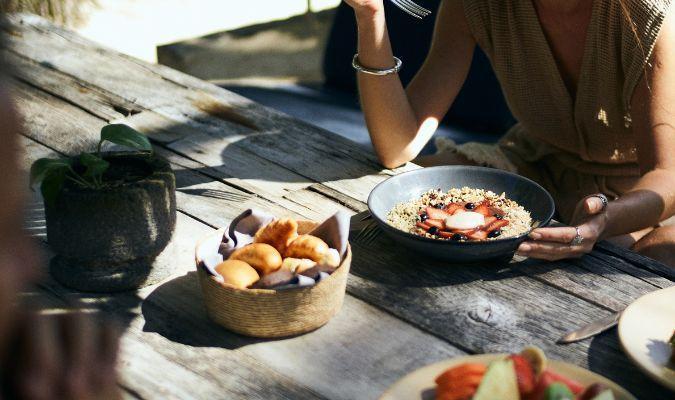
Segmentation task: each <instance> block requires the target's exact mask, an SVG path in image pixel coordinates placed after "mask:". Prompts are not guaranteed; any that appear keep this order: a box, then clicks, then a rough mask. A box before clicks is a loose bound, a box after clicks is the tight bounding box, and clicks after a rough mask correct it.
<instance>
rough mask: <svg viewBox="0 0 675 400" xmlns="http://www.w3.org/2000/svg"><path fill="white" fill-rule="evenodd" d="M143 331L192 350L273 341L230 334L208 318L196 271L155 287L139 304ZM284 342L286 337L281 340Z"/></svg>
mask: <svg viewBox="0 0 675 400" xmlns="http://www.w3.org/2000/svg"><path fill="white" fill-rule="evenodd" d="M141 312H142V313H143V317H144V318H145V325H144V326H143V331H144V332H155V333H158V334H160V335H162V336H163V337H165V338H166V339H168V340H171V341H172V342H177V343H181V344H184V345H187V346H193V347H222V348H225V349H230V350H234V349H237V348H240V347H244V346H248V345H252V344H256V343H261V342H268V341H272V340H276V339H259V338H251V337H246V336H242V335H238V334H236V333H232V332H230V331H228V330H226V329H225V328H223V327H221V326H220V325H217V324H216V323H214V322H213V321H211V320H210V319H209V317H208V316H207V314H206V309H205V308H204V300H203V296H202V292H201V289H200V287H199V282H198V279H197V274H196V272H190V273H188V274H187V275H184V276H181V277H178V278H175V279H173V280H171V281H168V282H166V283H164V284H163V285H160V286H159V287H157V288H156V289H155V290H154V291H153V292H152V293H151V294H150V295H148V297H147V298H146V299H145V301H144V302H143V304H142V307H141ZM282 339H287V338H282Z"/></svg>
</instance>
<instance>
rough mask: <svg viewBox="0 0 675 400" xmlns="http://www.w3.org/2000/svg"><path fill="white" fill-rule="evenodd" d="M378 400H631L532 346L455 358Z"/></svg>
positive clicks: (407, 379)
mask: <svg viewBox="0 0 675 400" xmlns="http://www.w3.org/2000/svg"><path fill="white" fill-rule="evenodd" d="M380 399H381V400H403V399H406V400H410V399H420V400H635V397H633V396H632V395H631V394H630V393H629V392H628V391H626V390H625V389H623V388H621V387H620V386H619V385H617V384H616V383H614V382H612V381H611V380H609V379H607V378H605V377H603V376H601V375H598V374H596V373H593V372H591V371H588V370H586V369H583V368H581V367H577V366H575V365H572V364H567V363H564V362H560V361H555V360H548V359H547V358H546V356H545V355H544V352H543V351H542V350H541V349H539V348H537V347H527V348H525V349H523V351H521V352H520V353H519V354H482V355H474V356H465V357H456V358H453V359H450V360H446V361H441V362H438V363H435V364H431V365H428V366H426V367H423V368H420V369H418V370H416V371H414V372H412V373H410V374H408V375H406V376H405V377H403V378H402V379H401V380H399V381H398V382H396V383H394V384H393V385H392V386H391V387H390V388H389V389H388V390H387V391H386V392H385V393H384V394H383V395H382V397H381V398H380Z"/></svg>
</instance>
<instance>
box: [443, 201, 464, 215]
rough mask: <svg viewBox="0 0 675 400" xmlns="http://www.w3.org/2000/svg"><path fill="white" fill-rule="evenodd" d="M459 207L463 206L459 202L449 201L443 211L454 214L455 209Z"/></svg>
mask: <svg viewBox="0 0 675 400" xmlns="http://www.w3.org/2000/svg"><path fill="white" fill-rule="evenodd" d="M461 208H464V206H463V205H461V204H457V203H450V204H448V205H446V206H445V208H444V210H445V212H447V213H448V214H454V213H455V211H457V210H459V209H461Z"/></svg>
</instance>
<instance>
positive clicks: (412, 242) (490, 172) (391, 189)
mask: <svg viewBox="0 0 675 400" xmlns="http://www.w3.org/2000/svg"><path fill="white" fill-rule="evenodd" d="M368 208H369V209H370V213H371V215H372V216H373V218H374V219H375V220H376V221H377V222H378V224H379V225H380V227H381V228H382V229H383V230H384V232H385V233H387V234H388V235H389V236H390V237H391V238H392V239H393V240H395V241H397V242H399V243H401V244H402V245H404V246H407V247H408V248H410V249H412V250H414V251H416V252H417V253H418V254H421V255H426V256H430V257H433V258H438V259H442V260H445V261H450V262H454V263H466V262H480V261H488V260H509V259H511V258H512V257H513V254H514V253H515V251H516V249H517V248H518V246H519V245H520V243H522V242H523V241H524V240H525V239H526V238H527V235H528V234H529V233H530V231H531V230H532V229H534V228H537V227H541V226H546V225H548V223H549V222H550V221H551V218H552V217H553V214H554V213H555V205H554V203H553V198H552V197H551V195H550V194H549V193H548V192H547V191H546V190H545V189H544V188H543V187H541V186H540V185H538V184H537V183H535V182H533V181H531V180H529V179H527V178H524V177H522V176H519V175H516V174H512V173H510V172H506V171H501V170H497V169H493V168H485V167H472V166H441V167H430V168H423V169H418V170H414V171H409V172H405V173H402V174H400V175H397V176H394V177H391V178H389V179H387V180H386V181H384V182H382V183H380V184H379V185H377V186H376V187H375V189H373V191H372V192H371V193H370V196H369V197H368ZM462 214H463V215H462Z"/></svg>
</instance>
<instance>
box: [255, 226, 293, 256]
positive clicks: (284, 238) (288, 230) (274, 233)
mask: <svg viewBox="0 0 675 400" xmlns="http://www.w3.org/2000/svg"><path fill="white" fill-rule="evenodd" d="M296 237H298V223H297V222H296V221H295V220H293V219H290V218H284V219H277V220H274V221H272V222H270V223H269V224H267V225H265V226H264V227H262V228H260V229H259V230H258V232H256V234H255V238H254V239H253V241H254V242H255V243H267V244H269V245H270V246H272V247H274V248H275V249H277V251H278V252H279V253H281V254H284V253H285V252H286V247H288V245H289V244H290V243H291V242H292V241H293V240H294V239H295V238H296Z"/></svg>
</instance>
